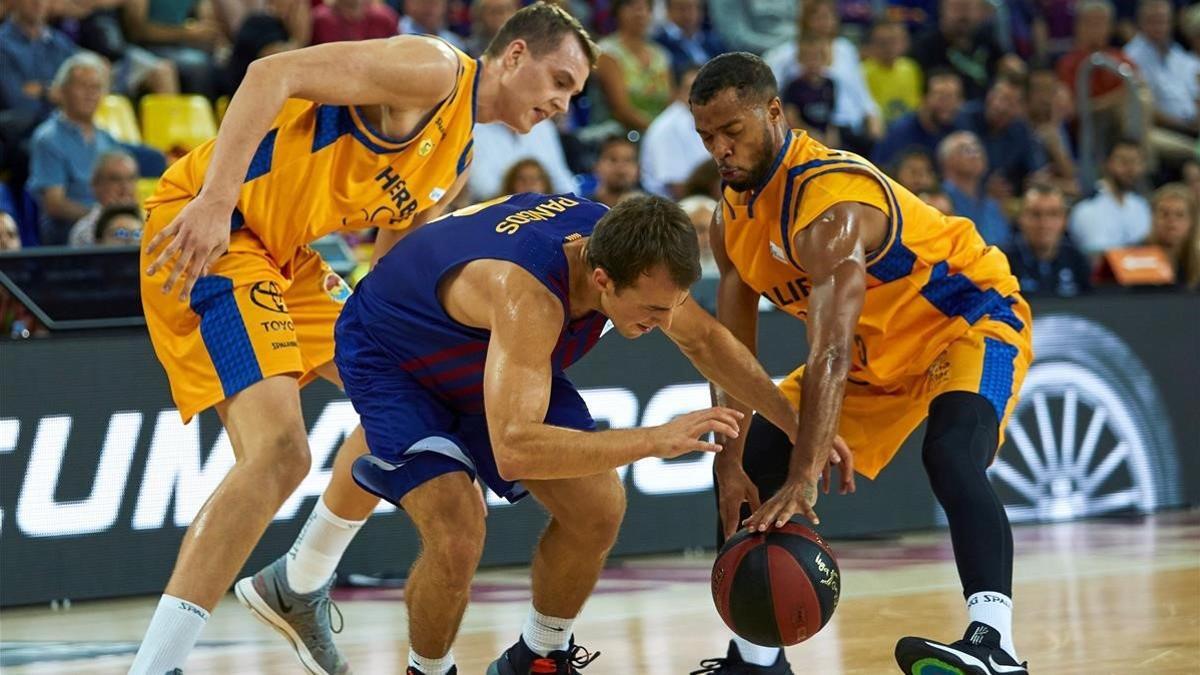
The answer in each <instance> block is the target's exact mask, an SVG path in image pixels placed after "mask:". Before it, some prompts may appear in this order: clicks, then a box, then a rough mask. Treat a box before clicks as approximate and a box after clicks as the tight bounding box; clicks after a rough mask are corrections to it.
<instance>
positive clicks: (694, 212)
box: [679, 195, 720, 278]
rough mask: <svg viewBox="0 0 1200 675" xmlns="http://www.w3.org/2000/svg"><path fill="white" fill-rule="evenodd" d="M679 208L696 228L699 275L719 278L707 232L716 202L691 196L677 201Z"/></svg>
mask: <svg viewBox="0 0 1200 675" xmlns="http://www.w3.org/2000/svg"><path fill="white" fill-rule="evenodd" d="M679 208H681V209H683V212H684V213H686V214H688V218H691V220H692V226H693V227H695V228H696V239H697V240H699V242H700V273H701V275H702V276H705V277H711V278H716V277H718V276H720V273H719V271H718V270H717V261H716V260H715V259H714V258H713V252H712V243H711V242H710V241H709V239H708V237H709V232H710V228H711V227H712V217H713V211H716V210H717V201H716V200H715V199H713V198H712V197H706V196H704V195H693V196H691V197H685V198H683V199H681V200H679Z"/></svg>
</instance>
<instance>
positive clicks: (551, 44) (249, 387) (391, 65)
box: [131, 4, 596, 675]
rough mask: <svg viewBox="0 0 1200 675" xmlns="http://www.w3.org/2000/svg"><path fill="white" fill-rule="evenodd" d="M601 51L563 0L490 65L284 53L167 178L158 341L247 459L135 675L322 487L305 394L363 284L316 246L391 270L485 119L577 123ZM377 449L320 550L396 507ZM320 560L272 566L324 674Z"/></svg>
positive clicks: (325, 528)
mask: <svg viewBox="0 0 1200 675" xmlns="http://www.w3.org/2000/svg"><path fill="white" fill-rule="evenodd" d="M595 55H596V48H595V45H594V44H593V43H592V41H591V39H590V37H589V36H588V35H587V33H586V31H584V30H583V28H582V27H581V26H580V25H579V23H578V22H577V21H576V20H575V19H573V18H571V17H570V15H568V14H566V13H565V12H563V11H562V10H560V9H558V8H557V7H554V6H552V5H546V4H536V5H533V6H530V7H527V8H525V9H523V10H521V11H520V12H518V13H517V14H516V15H514V16H513V17H512V18H511V19H510V20H509V22H508V23H507V24H506V25H505V26H504V27H503V28H502V29H501V31H500V32H499V34H498V35H497V37H496V39H495V40H494V41H493V42H492V44H491V45H490V46H489V48H488V49H487V51H486V53H485V54H484V55H483V57H482V59H480V60H474V59H471V58H470V57H468V56H466V55H465V54H463V53H462V52H460V51H458V50H456V49H454V48H453V47H451V46H449V45H448V44H447V43H445V42H443V41H441V40H438V39H435V38H429V37H416V36H401V37H396V38H392V39H388V40H370V41H363V42H352V43H350V42H347V43H334V44H327V45H320V46H316V47H312V48H308V49H301V50H297V51H293V52H287V53H284V54H279V55H276V56H272V57H270V58H266V59H263V60H260V61H256V62H255V63H254V64H252V65H251V67H250V69H249V71H248V72H247V74H246V78H245V80H244V81H243V83H242V85H241V87H240V88H239V89H238V91H237V93H236V94H235V95H234V97H233V100H232V101H231V102H230V106H229V110H228V113H227V115H226V117H225V119H224V122H223V124H222V126H221V129H220V132H219V134H218V135H217V138H216V139H215V141H213V142H210V143H207V144H205V145H203V146H201V147H199V148H197V149H196V150H194V151H193V152H191V153H190V154H189V155H187V156H186V157H184V158H183V159H181V160H180V161H179V162H177V163H176V164H175V165H173V166H172V167H171V168H170V169H169V170H168V171H167V173H166V174H165V175H164V176H163V179H162V181H161V183H160V185H159V187H158V190H157V191H156V192H155V194H154V196H153V197H152V198H151V199H150V200H149V201H148V202H147V209H148V213H149V215H148V222H147V231H146V239H145V241H146V245H145V247H144V248H143V252H142V260H143V263H144V265H145V266H146V269H145V273H144V275H143V278H142V298H143V304H144V308H145V313H146V322H147V326H148V328H149V331H150V337H151V340H152V342H153V344H154V348H155V352H156V354H157V355H158V358H159V360H160V361H161V362H162V364H163V366H164V368H165V369H166V371H167V375H168V378H169V379H170V383H171V392H172V395H173V397H174V399H175V403H176V405H177V406H178V408H179V411H180V414H181V415H182V416H183V418H184V420H185V421H186V420H188V419H190V418H191V417H192V416H194V415H195V414H196V413H198V412H200V411H202V410H204V409H206V408H208V407H212V406H215V407H216V409H217V413H218V415H219V416H220V418H221V421H222V423H223V424H224V425H225V428H226V430H227V431H228V434H229V438H230V441H231V442H232V445H233V450H234V454H235V455H236V458H237V461H236V463H235V465H234V467H233V468H232V469H231V470H230V471H229V473H228V474H227V475H226V476H225V478H224V480H223V481H222V482H221V484H220V485H219V486H218V487H217V488H216V490H215V491H214V492H213V494H212V496H211V497H210V498H209V499H208V501H207V502H206V503H205V505H204V506H203V508H202V509H201V510H200V512H199V513H198V514H197V516H196V519H195V521H194V523H193V525H192V526H191V527H190V528H189V529H188V531H187V534H186V535H185V537H184V540H183V544H182V546H181V548H180V553H179V557H178V559H177V560H176V563H175V569H174V571H173V573H172V575H171V578H170V581H169V582H168V584H167V588H166V591H165V593H164V595H163V597H162V600H161V601H160V603H159V606H158V609H157V610H156V612H155V614H154V617H153V619H152V620H151V623H150V627H149V629H148V630H147V633H146V636H145V638H144V639H143V642H142V645H141V648H140V649H139V651H138V654H137V656H136V657H135V660H134V663H133V667H132V670H131V672H133V673H138V674H139V675H141V674H144V673H148V674H151V675H162V674H163V673H170V672H176V669H178V668H181V667H182V665H183V662H184V660H185V659H186V657H187V654H188V652H189V651H190V650H191V648H192V646H193V645H194V644H195V641H196V639H197V637H198V635H199V632H200V630H201V628H202V627H203V625H204V622H205V621H206V620H207V618H208V613H209V612H210V611H211V610H212V609H213V608H214V607H215V605H216V604H217V602H218V600H219V599H220V597H221V596H222V595H223V594H224V593H225V592H226V591H227V590H228V589H229V587H230V584H231V583H232V582H233V580H234V577H235V575H236V574H237V572H238V570H240V569H241V567H242V565H243V564H245V561H246V558H247V556H248V555H249V553H250V551H251V550H252V549H253V547H254V545H255V543H256V542H257V541H258V539H259V537H260V536H261V535H262V532H263V530H264V529H265V528H266V526H267V524H268V523H269V522H270V521H271V518H272V517H273V516H274V514H275V513H276V511H277V510H278V509H279V507H280V505H282V504H283V502H284V500H285V499H287V497H288V496H289V495H290V494H291V493H292V492H293V490H294V489H295V488H296V487H297V486H298V485H299V483H300V481H301V480H302V479H304V477H305V476H306V475H307V474H308V472H309V467H310V461H311V460H310V456H309V449H308V441H307V435H306V432H305V424H304V420H303V417H302V415H301V408H300V396H299V390H300V388H301V387H302V386H303V385H304V384H305V383H307V382H308V381H310V380H312V379H314V378H315V377H324V378H326V379H329V380H331V381H333V382H335V383H339V379H338V375H337V371H336V369H335V368H334V366H333V364H332V359H333V326H334V322H335V320H336V318H337V315H338V312H339V311H340V309H341V303H342V302H343V301H344V300H345V298H346V296H347V295H348V294H349V288H348V287H347V286H346V285H345V284H344V282H343V281H342V280H341V279H340V278H339V277H338V276H337V275H336V274H334V273H333V272H331V271H330V269H329V268H328V266H326V265H325V264H324V262H323V261H322V260H321V259H320V257H319V256H317V254H316V253H315V252H313V250H312V249H310V248H309V246H308V245H309V244H310V243H311V242H313V241H314V240H316V239H318V238H320V237H321V236H323V235H325V234H328V233H330V232H334V231H338V230H343V229H359V228H367V227H378V228H380V235H379V239H378V241H377V243H376V252H375V255H376V258H378V257H379V256H380V255H382V254H383V253H384V252H385V251H386V250H387V249H388V248H389V247H390V246H391V244H392V243H394V242H395V241H396V240H397V239H398V237H399V236H401V234H402V233H403V231H404V230H406V229H409V228H412V227H415V226H418V225H420V224H421V223H423V222H426V221H428V220H429V219H431V218H432V217H435V216H436V215H438V214H439V212H440V211H441V210H442V208H443V206H444V205H445V204H446V203H448V202H449V201H451V200H452V199H453V198H454V196H455V194H456V193H457V192H458V190H459V189H460V188H461V186H462V185H463V184H464V183H465V181H466V172H467V169H468V167H469V165H470V163H471V158H472V154H471V145H472V134H473V127H474V124H475V123H476V122H502V123H504V124H506V125H508V126H509V127H511V128H513V129H514V130H516V131H518V132H521V133H524V132H526V131H528V130H529V129H530V128H531V127H532V126H533V125H534V124H536V123H537V122H539V121H541V120H543V119H546V118H548V117H549V116H551V115H553V114H555V113H558V112H560V111H564V110H566V108H567V104H568V101H569V99H570V97H571V96H572V95H573V94H575V93H577V92H579V91H580V90H581V89H582V87H583V85H584V82H585V81H586V79H587V76H588V73H589V71H590V68H591V66H592V65H593V64H594V62H595ZM176 288H178V293H176V292H175V289H176ZM365 451H366V447H365V441H364V440H363V436H362V432H361V430H358V431H356V432H355V433H354V434H352V435H351V436H350V437H349V438H348V439H347V441H346V443H345V444H344V445H343V447H342V448H341V449H340V450H339V455H338V459H337V461H336V463H335V471H334V478H333V481H332V483H331V484H330V486H329V488H328V489H327V490H326V493H325V495H323V497H322V499H321V500H320V502H319V503H318V505H317V507H316V509H314V513H313V516H312V517H310V519H309V522H308V523H307V524H306V526H305V534H304V535H302V538H303V537H307V539H306V540H305V541H306V542H307V544H306V545H307V546H309V547H310V548H313V547H317V548H318V549H319V547H320V546H323V545H329V540H331V539H336V538H337V533H338V531H339V530H340V529H344V528H346V527H356V526H357V525H360V524H361V522H362V521H363V520H365V519H366V517H367V516H368V515H369V514H370V513H371V511H372V510H373V508H374V507H375V505H376V504H377V503H378V500H377V499H376V498H375V497H373V496H371V495H368V494H367V493H365V492H363V491H361V490H360V489H359V488H358V487H357V486H356V485H355V484H354V483H353V480H352V479H351V477H350V472H349V466H350V464H351V463H352V462H353V460H354V459H355V458H357V457H358V456H360V455H362V454H364V453H365ZM298 546H299V544H298ZM315 557H316V559H318V560H319V559H320V555H319V554H318V555H316V556H315ZM309 558H310V561H309V562H310V564H309V565H307V566H306V567H304V568H303V569H300V568H297V569H288V566H287V565H286V564H283V563H284V560H283V559H281V561H280V563H281V564H277V565H275V566H272V568H269V570H268V571H270V570H274V571H276V572H278V574H274V575H273V576H272V577H271V580H272V582H273V589H272V591H273V598H274V600H275V601H276V604H275V605H274V607H276V608H278V609H279V611H280V612H281V615H280V616H275V617H273V619H274V621H273V622H274V623H275V625H276V627H277V628H279V629H280V630H281V631H282V632H285V633H287V634H288V636H289V637H290V638H292V640H293V644H294V646H295V648H296V651H297V654H298V655H299V656H300V658H301V660H302V662H303V663H304V665H305V667H306V668H307V669H308V670H309V671H310V672H313V673H341V672H345V671H346V670H347V665H346V663H345V661H344V660H343V659H342V658H341V657H340V656H339V655H338V653H337V650H336V649H335V648H334V647H333V643H332V640H331V639H330V635H329V633H330V631H329V620H328V613H329V610H330V606H329V597H328V588H329V584H330V582H331V580H332V579H331V577H332V571H333V570H332V567H330V568H329V569H328V571H326V572H325V573H324V574H323V575H321V578H320V579H318V580H317V581H316V582H315V583H313V582H312V581H311V579H312V578H313V577H314V575H319V574H320V568H321V564H320V563H319V562H318V563H317V564H315V565H314V564H312V560H311V559H312V558H313V556H309ZM334 560H335V559H334ZM335 562H336V560H335ZM260 574H263V573H260ZM239 595H240V594H239ZM243 601H245V599H244V598H243Z"/></svg>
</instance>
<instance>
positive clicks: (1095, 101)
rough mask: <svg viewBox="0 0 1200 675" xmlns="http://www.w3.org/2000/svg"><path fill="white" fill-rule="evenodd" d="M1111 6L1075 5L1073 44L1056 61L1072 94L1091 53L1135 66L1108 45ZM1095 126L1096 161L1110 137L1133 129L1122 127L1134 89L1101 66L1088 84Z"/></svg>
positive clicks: (1105, 1)
mask: <svg viewBox="0 0 1200 675" xmlns="http://www.w3.org/2000/svg"><path fill="white" fill-rule="evenodd" d="M1112 36H1113V6H1112V3H1111V2H1109V0H1082V2H1080V3H1079V5H1078V6H1077V7H1076V9H1075V45H1074V48H1073V49H1072V50H1071V51H1069V52H1067V53H1066V54H1065V55H1064V56H1063V57H1062V58H1061V59H1059V61H1058V65H1057V67H1056V71H1057V73H1058V77H1059V79H1061V80H1062V82H1063V84H1064V85H1066V86H1067V89H1068V91H1069V92H1070V93H1071V95H1072V98H1074V97H1075V96H1076V95H1077V94H1076V90H1075V87H1076V79H1077V78H1078V76H1079V70H1080V68H1082V67H1083V65H1084V63H1085V62H1086V61H1087V59H1088V58H1090V57H1091V55H1092V54H1096V53H1100V54H1103V55H1104V56H1107V57H1108V58H1110V59H1112V60H1113V61H1115V62H1117V63H1119V64H1127V65H1129V66H1130V67H1131V68H1133V67H1135V66H1134V64H1133V62H1132V61H1130V60H1129V58H1128V57H1127V56H1126V55H1125V54H1124V53H1123V52H1122V51H1121V50H1119V49H1117V48H1115V47H1113V46H1111V42H1112ZM1088 91H1089V94H1088V95H1089V97H1090V101H1089V102H1090V104H1091V107H1092V124H1093V125H1094V129H1095V134H1094V136H1095V139H1096V146H1097V147H1096V157H1095V160H1096V162H1097V163H1099V162H1101V161H1103V158H1104V157H1107V156H1108V150H1109V139H1115V138H1121V137H1122V136H1124V135H1126V134H1127V133H1133V131H1134V130H1132V129H1127V128H1125V127H1126V125H1127V124H1128V120H1126V103H1127V101H1128V98H1129V96H1131V95H1133V92H1129V91H1126V88H1125V86H1124V80H1122V79H1121V77H1120V76H1118V75H1117V74H1116V73H1114V72H1112V71H1110V70H1107V69H1104V68H1095V69H1093V70H1092V75H1091V82H1090V83H1089V85H1088Z"/></svg>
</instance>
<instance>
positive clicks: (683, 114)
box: [641, 67, 710, 199]
mask: <svg viewBox="0 0 1200 675" xmlns="http://www.w3.org/2000/svg"><path fill="white" fill-rule="evenodd" d="M696 70H697V68H695V67H691V68H689V69H688V70H687V71H686V72H685V73H684V75H683V79H682V80H681V81H680V83H679V88H678V90H677V94H676V96H675V100H674V101H673V102H672V103H671V105H669V106H667V109H666V110H664V111H662V114H661V115H659V116H658V117H655V118H654V121H653V122H651V123H650V126H649V127H648V128H647V129H646V135H645V136H643V137H642V153H641V154H642V166H641V170H642V186H643V187H645V188H646V191H647V192H652V193H654V194H657V195H662V196H664V197H672V198H675V199H678V198H679V197H682V196H683V185H684V183H686V182H687V179H688V176H690V175H691V174H692V172H693V171H694V170H695V169H696V167H697V166H699V165H701V164H703V163H705V162H708V161H710V158H709V155H708V151H707V150H705V149H704V142H703V141H701V140H700V136H699V135H698V134H697V133H696V123H695V120H693V119H692V109H691V108H690V107H689V106H688V92H690V91H691V89H692V82H693V81H694V80H695V79H696Z"/></svg>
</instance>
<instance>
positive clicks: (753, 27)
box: [708, 0, 800, 54]
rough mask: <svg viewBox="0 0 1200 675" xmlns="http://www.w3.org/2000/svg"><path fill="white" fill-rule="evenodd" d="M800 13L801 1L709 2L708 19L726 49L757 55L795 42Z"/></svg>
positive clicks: (740, 0)
mask: <svg viewBox="0 0 1200 675" xmlns="http://www.w3.org/2000/svg"><path fill="white" fill-rule="evenodd" d="M799 13H800V2H799V1H798V0H755V2H745V1H744V0H708V15H709V16H711V17H714V21H713V26H714V27H715V28H716V30H717V33H718V34H719V35H720V36H721V40H722V41H723V42H724V43H725V45H726V46H727V47H728V48H729V49H731V50H735V51H743V52H753V53H755V54H762V53H763V52H765V51H767V50H768V49H770V48H772V47H774V46H776V45H779V44H782V43H784V42H788V41H790V40H792V39H793V38H795V37H796V16H797V15H798V14H799ZM717 17H719V18H720V20H719V21H718V20H715V19H716V18H717Z"/></svg>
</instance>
